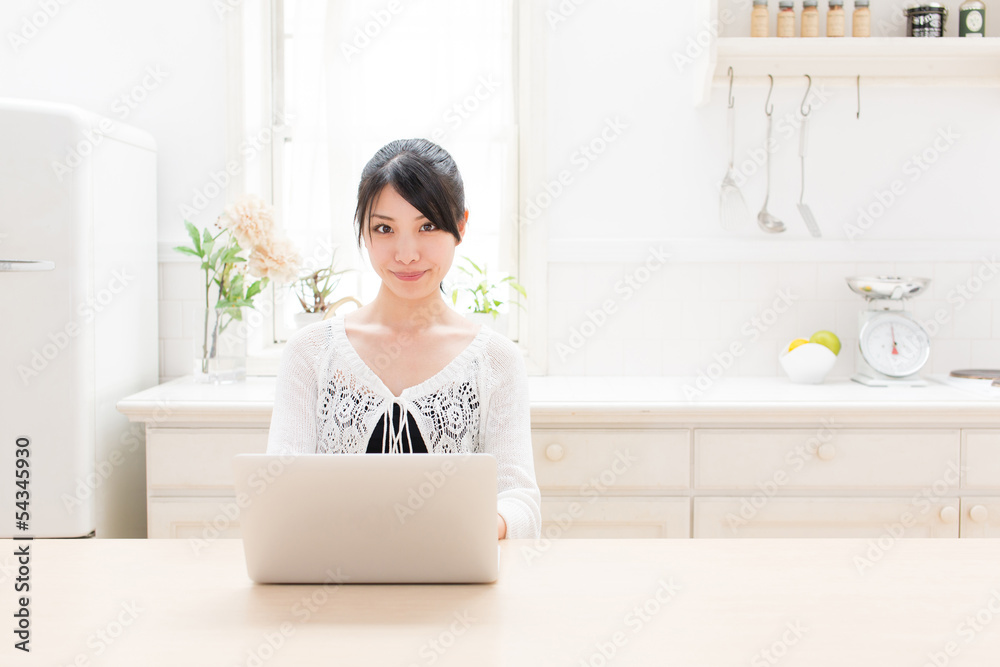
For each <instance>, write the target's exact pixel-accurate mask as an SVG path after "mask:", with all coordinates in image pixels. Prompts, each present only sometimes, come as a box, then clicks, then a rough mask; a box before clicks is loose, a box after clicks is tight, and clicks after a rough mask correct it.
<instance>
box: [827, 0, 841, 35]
mask: <svg viewBox="0 0 1000 667" xmlns="http://www.w3.org/2000/svg"><path fill="white" fill-rule="evenodd" d="M826 36H827V37H843V36H844V0H830V4H829V10H828V11H827V12H826Z"/></svg>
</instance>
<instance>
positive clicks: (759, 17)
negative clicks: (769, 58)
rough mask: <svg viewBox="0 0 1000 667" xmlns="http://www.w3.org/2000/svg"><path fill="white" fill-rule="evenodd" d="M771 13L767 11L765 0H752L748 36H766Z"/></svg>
mask: <svg viewBox="0 0 1000 667" xmlns="http://www.w3.org/2000/svg"><path fill="white" fill-rule="evenodd" d="M770 22H771V15H770V14H769V13H768V11H767V0H753V12H751V13H750V36H751V37H767V33H768V23H770Z"/></svg>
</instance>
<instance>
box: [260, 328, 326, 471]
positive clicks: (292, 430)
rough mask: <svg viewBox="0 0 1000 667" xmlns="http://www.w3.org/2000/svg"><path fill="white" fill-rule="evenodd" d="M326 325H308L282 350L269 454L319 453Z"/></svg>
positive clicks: (269, 438) (275, 390) (269, 435)
mask: <svg viewBox="0 0 1000 667" xmlns="http://www.w3.org/2000/svg"><path fill="white" fill-rule="evenodd" d="M324 331H325V327H322V326H320V327H316V328H314V327H312V326H310V327H306V328H305V329H300V330H298V331H296V332H295V333H294V334H292V336H291V337H290V338H289V339H288V342H287V343H286V344H285V349H284V350H282V352H281V361H280V362H279V364H278V376H277V378H276V380H275V388H274V410H273V412H272V413H271V428H270V431H268V434H267V453H268V454H313V453H315V452H316V440H317V428H316V416H317V415H316V399H317V394H318V387H319V385H318V382H317V379H316V359H317V358H318V356H319V354H320V351H321V345H320V341H321V340H322V334H323V332H324Z"/></svg>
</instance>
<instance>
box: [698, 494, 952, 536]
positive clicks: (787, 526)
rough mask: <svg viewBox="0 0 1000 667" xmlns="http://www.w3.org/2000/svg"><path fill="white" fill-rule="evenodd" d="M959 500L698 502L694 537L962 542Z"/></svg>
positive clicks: (758, 497)
mask: <svg viewBox="0 0 1000 667" xmlns="http://www.w3.org/2000/svg"><path fill="white" fill-rule="evenodd" d="M958 535H959V501H958V498H933V499H922V500H920V501H919V502H917V501H914V500H912V499H909V498H906V499H904V498H871V497H869V498H829V497H827V498H813V497H804V498H784V497H781V498H779V497H768V496H765V495H756V496H752V497H749V498H747V497H742V498H696V499H695V501H694V534H693V536H694V537H716V538H721V537H869V538H879V537H883V536H887V537H888V538H889V539H898V538H903V537H958Z"/></svg>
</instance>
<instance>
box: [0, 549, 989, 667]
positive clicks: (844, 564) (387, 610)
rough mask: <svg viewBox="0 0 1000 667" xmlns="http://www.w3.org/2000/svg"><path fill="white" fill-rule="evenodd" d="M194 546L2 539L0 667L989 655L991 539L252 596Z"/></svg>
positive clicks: (536, 554)
mask: <svg viewBox="0 0 1000 667" xmlns="http://www.w3.org/2000/svg"><path fill="white" fill-rule="evenodd" d="M195 544H196V543H195V542H193V541H191V540H111V539H109V540H101V539H79V540H33V541H30V542H28V541H12V540H3V544H2V545H0V548H2V553H3V554H4V556H3V557H2V558H0V561H2V562H3V565H4V568H3V572H4V573H5V574H4V581H3V583H2V586H3V588H4V594H3V596H2V598H0V599H2V600H3V604H2V606H3V609H2V613H3V616H4V617H5V618H7V619H8V624H9V625H8V627H10V626H11V625H13V623H12V621H11V619H12V614H13V613H14V612H15V611H16V606H15V605H16V601H15V596H14V594H13V585H14V584H13V578H14V576H15V574H14V570H13V567H14V566H15V560H14V558H13V556H12V555H11V554H12V553H13V552H14V550H15V547H16V546H23V545H30V547H29V548H30V553H31V556H30V564H29V567H30V582H31V592H30V619H31V620H30V632H31V644H30V646H31V653H30V654H26V653H22V652H21V651H17V650H15V649H14V648H13V644H14V641H15V639H13V638H12V637H13V635H12V634H11V632H10V630H8V631H7V633H6V634H7V639H6V640H5V641H4V642H3V647H2V649H0V656H2V657H0V663H2V664H10V665H15V664H24V665H60V666H63V665H80V666H84V665H86V666H91V665H93V666H100V667H112V666H117V665H122V666H127V667H134V666H135V665H143V666H149V667H155V666H158V665H169V666H170V667H176V666H177V665H198V666H200V665H212V666H216V665H257V666H262V665H266V666H267V667H280V666H283V665H294V666H296V667H303V666H308V665H329V664H336V665H364V666H365V667H368V666H370V665H380V666H381V665H400V666H407V665H431V664H434V665H461V666H463V667H466V666H468V665H519V666H520V665H524V666H532V665H540V666H541V665H544V666H549V665H573V666H577V665H593V666H599V665H614V666H625V665H642V666H648V665H684V666H685V667H698V666H705V667H720V666H722V665H773V664H780V665H782V666H783V667H794V666H796V665H809V666H810V667H821V666H825V665H831V666H833V665H836V666H837V667H842V666H843V665H859V666H867V665H873V666H875V665H877V666H879V667H881V666H884V665H923V664H928V663H930V664H936V665H946V664H949V663H951V662H952V660H954V664H956V665H970V666H971V665H991V664H995V662H996V656H997V655H1000V618H998V615H1000V539H984V540H934V539H908V540H895V541H893V540H891V539H890V540H887V542H886V544H883V545H882V546H881V547H880V546H878V545H877V544H876V543H875V541H874V540H867V539H864V540H862V539H842V540H833V539H812V540H810V539H786V540H757V539H751V540H741V541H732V540H657V539H646V540H588V539H582V540H552V541H547V540H542V541H539V542H534V541H530V540H504V541H501V543H500V545H501V558H500V561H501V564H500V565H501V567H500V578H499V580H498V581H497V582H496V583H495V584H485V585H482V584H480V585H440V586H437V585H408V586H391V585H340V586H338V585H335V584H332V583H331V584H327V585H323V584H319V585H255V584H254V583H253V582H251V581H250V580H249V579H248V578H247V574H246V567H245V562H244V556H243V545H242V541H240V540H231V539H218V540H214V541H212V542H210V543H209V544H208V545H207V546H204V545H202V548H199V549H197V550H196V549H195V548H194V546H195ZM865 562H868V564H867V565H865V564H864V563H865ZM859 563H861V564H860V565H859ZM606 656H607V657H606ZM935 660H936V662H935Z"/></svg>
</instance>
